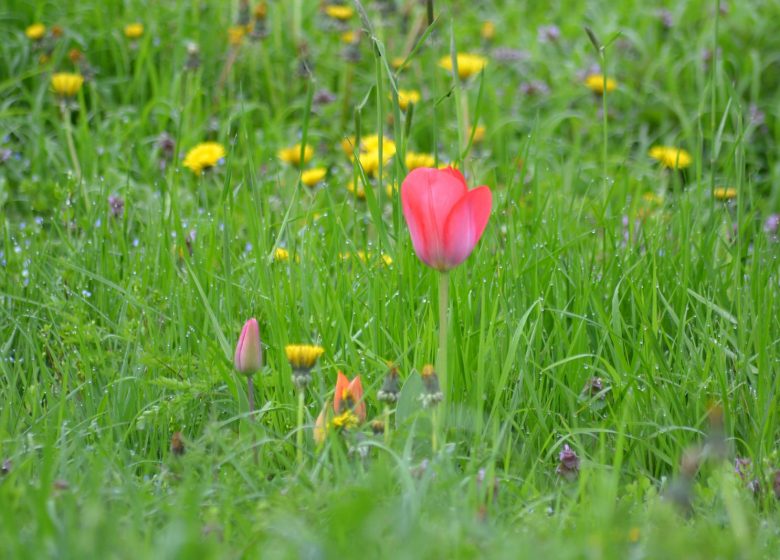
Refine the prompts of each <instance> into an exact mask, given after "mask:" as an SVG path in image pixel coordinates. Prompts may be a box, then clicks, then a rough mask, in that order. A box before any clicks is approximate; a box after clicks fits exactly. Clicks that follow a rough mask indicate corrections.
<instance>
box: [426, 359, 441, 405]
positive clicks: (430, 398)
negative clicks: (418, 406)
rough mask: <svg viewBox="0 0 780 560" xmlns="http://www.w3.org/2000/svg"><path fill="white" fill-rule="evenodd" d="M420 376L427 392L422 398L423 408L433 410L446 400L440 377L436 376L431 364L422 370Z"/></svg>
mask: <svg viewBox="0 0 780 560" xmlns="http://www.w3.org/2000/svg"><path fill="white" fill-rule="evenodd" d="M420 376H421V377H422V382H423V387H424V388H425V392H424V393H423V395H422V397H421V400H422V403H423V407H424V408H431V407H433V406H436V405H437V404H439V403H440V402H441V401H442V400H443V399H444V394H443V393H442V392H441V386H440V385H439V376H438V375H436V371H434V369H433V366H432V365H430V364H428V365H426V366H424V367H423V368H422V371H421V372H420Z"/></svg>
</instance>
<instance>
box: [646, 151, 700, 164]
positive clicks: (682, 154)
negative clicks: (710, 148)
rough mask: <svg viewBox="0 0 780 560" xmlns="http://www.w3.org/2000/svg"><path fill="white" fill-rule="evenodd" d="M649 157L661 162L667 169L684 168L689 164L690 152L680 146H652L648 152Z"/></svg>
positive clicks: (691, 159) (690, 159)
mask: <svg viewBox="0 0 780 560" xmlns="http://www.w3.org/2000/svg"><path fill="white" fill-rule="evenodd" d="M648 153H649V155H650V157H651V158H653V159H654V160H657V161H659V162H660V163H661V165H662V166H664V167H666V168H667V169H685V168H686V167H688V166H690V165H691V162H692V161H693V158H691V154H689V153H688V152H686V151H685V150H683V149H682V148H675V147H673V146H653V147H652V148H650V152H648Z"/></svg>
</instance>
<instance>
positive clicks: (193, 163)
mask: <svg viewBox="0 0 780 560" xmlns="http://www.w3.org/2000/svg"><path fill="white" fill-rule="evenodd" d="M224 157H225V148H224V147H223V146H222V144H219V143H217V142H203V143H201V144H198V145H197V146H195V147H194V148H192V149H191V150H190V151H189V152H187V155H186V156H185V157H184V162H183V165H184V167H187V168H189V169H191V170H192V172H193V173H195V174H196V175H200V173H201V172H202V171H203V170H204V169H209V168H211V167H214V166H215V165H217V164H218V163H219V161H220V160H221V159H223V158H224Z"/></svg>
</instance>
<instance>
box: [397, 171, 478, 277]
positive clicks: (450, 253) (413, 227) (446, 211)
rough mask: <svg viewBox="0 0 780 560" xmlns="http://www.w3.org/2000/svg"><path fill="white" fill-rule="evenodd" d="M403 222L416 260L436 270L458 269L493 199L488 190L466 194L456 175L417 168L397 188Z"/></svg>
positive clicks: (457, 173)
mask: <svg viewBox="0 0 780 560" xmlns="http://www.w3.org/2000/svg"><path fill="white" fill-rule="evenodd" d="M401 202H402V205H403V212H404V218H406V224H407V225H408V226H409V233H410V234H411V236H412V245H413V246H414V251H415V253H417V256H418V257H419V258H420V260H421V261H423V262H424V263H425V264H427V265H428V266H430V267H432V268H435V269H437V270H443V271H444V270H449V269H451V268H454V267H456V266H458V265H459V264H460V263H462V262H463V261H464V260H466V258H467V257H468V256H469V255H470V254H471V252H472V251H473V250H474V247H475V246H476V244H477V242H478V241H479V238H480V237H482V232H484V231H485V226H487V223H488V219H489V218H490V210H491V206H492V202H493V197H492V195H491V193H490V189H489V188H488V187H484V186H483V187H477V188H476V189H474V190H471V191H470V190H469V188H468V186H467V185H466V180H465V179H464V178H463V175H461V173H460V171H458V170H456V169H452V168H451V167H449V168H447V169H431V168H426V167H420V168H418V169H415V170H414V171H412V172H411V173H409V175H407V176H406V179H404V182H403V184H402V185H401Z"/></svg>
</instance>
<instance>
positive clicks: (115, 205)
mask: <svg viewBox="0 0 780 560" xmlns="http://www.w3.org/2000/svg"><path fill="white" fill-rule="evenodd" d="M108 207H109V208H110V209H111V215H112V216H113V217H114V218H116V219H119V218H121V217H122V215H123V214H124V212H125V200H124V199H123V198H122V197H121V196H119V195H118V194H112V195H111V196H109V197H108Z"/></svg>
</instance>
